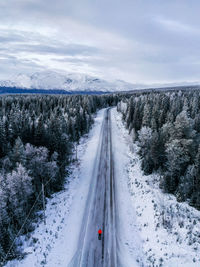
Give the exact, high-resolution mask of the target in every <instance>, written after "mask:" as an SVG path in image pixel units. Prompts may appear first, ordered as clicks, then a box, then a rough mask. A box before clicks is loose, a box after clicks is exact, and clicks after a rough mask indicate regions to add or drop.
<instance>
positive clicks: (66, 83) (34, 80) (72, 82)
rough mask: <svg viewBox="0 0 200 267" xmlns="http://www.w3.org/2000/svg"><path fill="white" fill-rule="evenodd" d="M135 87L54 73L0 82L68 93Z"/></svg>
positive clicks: (23, 87) (46, 72) (133, 87)
mask: <svg viewBox="0 0 200 267" xmlns="http://www.w3.org/2000/svg"><path fill="white" fill-rule="evenodd" d="M135 86H136V85H133V84H130V83H127V82H124V81H121V80H117V81H114V82H109V81H106V80H103V79H99V78H96V77H92V76H88V75H84V74H76V73H67V74H63V73H59V72H55V71H43V72H35V73H33V74H31V75H28V74H18V75H16V76H14V77H12V79H11V80H6V81H0V87H16V88H22V89H45V90H49V89H58V90H65V91H68V92H73V91H87V92H94V91H98V92H99V91H101V92H102V91H103V92H115V91H126V90H133V89H135Z"/></svg>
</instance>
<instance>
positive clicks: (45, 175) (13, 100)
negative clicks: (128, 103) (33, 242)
mask: <svg viewBox="0 0 200 267" xmlns="http://www.w3.org/2000/svg"><path fill="white" fill-rule="evenodd" d="M116 101H117V97H116V96H109V95H107V96H79V95H76V96H44V95H43V96H28V95H27V96H3V97H0V262H2V261H3V259H4V258H5V256H6V254H7V253H8V251H9V248H10V246H11V245H12V243H13V240H14V239H15V236H16V234H17V233H18V231H19V229H20V228H21V226H22V225H23V224H24V222H25V225H24V227H23V228H22V230H21V232H20V234H25V233H27V232H29V231H31V230H33V229H32V223H31V222H32V220H33V218H34V214H35V211H36V210H38V209H41V207H42V196H41V188H42V184H44V185H45V195H46V196H50V195H51V194H52V193H54V192H56V191H58V190H61V189H62V188H63V183H64V180H65V177H66V175H67V173H66V166H67V165H68V164H69V163H70V162H71V160H72V151H73V149H74V148H75V146H76V144H77V143H78V142H79V139H80V137H81V136H82V135H83V134H85V133H87V132H88V131H89V129H90V126H91V125H92V123H93V116H92V114H94V113H95V112H96V111H97V109H99V108H102V107H106V106H110V105H116ZM36 200H37V201H36ZM35 201H36V205H35V206H34V209H33V210H31V207H32V205H33V204H34V203H35ZM30 210H31V214H30V216H29V217H28V220H26V218H27V215H29V213H30ZM16 249H17V248H16V246H13V247H12V250H11V251H10V252H9V255H7V259H11V258H13V257H15V256H16Z"/></svg>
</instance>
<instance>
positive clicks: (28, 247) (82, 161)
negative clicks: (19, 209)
mask: <svg viewBox="0 0 200 267" xmlns="http://www.w3.org/2000/svg"><path fill="white" fill-rule="evenodd" d="M103 115H104V110H101V111H99V112H98V114H97V116H96V118H95V124H94V126H93V128H92V129H91V131H90V133H89V134H88V136H85V137H83V138H82V139H81V142H80V145H79V146H78V162H77V163H76V164H72V166H71V167H70V170H71V174H70V176H69V178H67V182H66V185H65V189H64V190H63V191H61V192H59V193H56V194H54V195H53V197H52V198H51V199H48V201H47V205H46V220H47V225H46V226H45V225H44V223H43V222H40V224H38V226H37V227H36V229H35V231H34V232H33V233H31V234H30V235H29V238H28V237H27V236H26V237H24V236H23V237H21V240H22V241H23V247H22V250H23V251H24V252H27V253H29V254H28V255H27V256H26V257H25V258H24V259H23V260H14V261H11V262H9V263H7V265H6V266H7V267H14V266H16V267H18V266H20V267H27V266H28V267H35V266H48V267H57V266H68V264H69V263H70V261H71V259H72V258H73V256H74V255H75V253H76V249H77V247H78V242H79V234H80V231H81V223H82V218H83V213H84V210H85V205H86V200H87V195H88V192H89V186H90V184H91V182H92V171H93V165H94V164H95V155H96V153H97V149H98V142H99V136H100V132H101V126H102V121H103ZM111 118H112V120H111V121H112V139H113V157H114V171H115V186H116V196H117V199H116V203H117V212H116V216H117V218H116V221H117V229H118V231H119V232H118V235H117V252H118V255H117V256H118V257H119V258H120V262H121V264H122V266H123V267H135V266H145V267H150V266H164V267H176V266H178V267H179V266H184V267H195V266H200V253H199V252H200V212H199V211H197V210H195V209H194V208H192V207H190V206H189V205H188V204H187V203H178V202H177V201H176V199H175V197H174V196H173V195H170V194H164V193H163V192H162V191H161V189H160V188H159V182H158V180H159V176H158V175H157V174H152V175H148V176H145V175H143V173H142V171H141V168H140V165H141V162H140V159H139V156H138V154H137V150H138V147H137V145H136V144H134V143H133V141H132V137H131V136H130V135H129V133H128V131H127V130H126V129H125V127H124V125H123V123H122V119H121V114H119V113H118V112H117V111H116V108H114V109H112V111H111Z"/></svg>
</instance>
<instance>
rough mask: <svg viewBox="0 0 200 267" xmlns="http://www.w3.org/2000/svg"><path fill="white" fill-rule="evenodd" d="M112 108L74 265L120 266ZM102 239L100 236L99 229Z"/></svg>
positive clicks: (106, 118) (106, 119) (105, 121)
mask: <svg viewBox="0 0 200 267" xmlns="http://www.w3.org/2000/svg"><path fill="white" fill-rule="evenodd" d="M110 117H111V116H110V109H106V110H105V113H104V119H103V124H102V129H101V134H100V140H99V145H98V151H97V154H96V155H94V157H96V160H95V162H96V164H95V166H94V169H93V177H92V183H91V185H90V189H89V194H88V198H87V202H86V208H85V212H84V217H83V222H82V228H81V233H80V238H79V246H78V248H77V252H76V254H75V255H74V257H73V259H72V261H71V263H70V264H69V265H68V266H70V267H102V266H103V267H115V266H120V263H119V262H118V257H117V238H116V233H117V223H116V219H115V218H116V194H115V192H116V190H115V175H114V162H113V157H112V154H113V151H112V132H111V118H110ZM99 228H101V229H102V232H103V233H102V239H101V240H99V239H98V229H99Z"/></svg>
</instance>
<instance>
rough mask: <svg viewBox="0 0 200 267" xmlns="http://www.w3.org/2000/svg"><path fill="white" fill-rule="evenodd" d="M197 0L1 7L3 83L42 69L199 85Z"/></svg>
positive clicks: (77, 0)
mask: <svg viewBox="0 0 200 267" xmlns="http://www.w3.org/2000/svg"><path fill="white" fill-rule="evenodd" d="M199 12H200V1H199V0H167V1H165V0H123V1H122V0H56V1H55V0H1V1H0V79H8V78H12V76H13V75H16V74H17V73H25V74H26V73H27V74H30V73H34V72H37V71H43V70H57V71H62V72H77V73H85V74H89V75H93V76H98V77H100V78H104V79H107V80H116V79H118V80H125V81H127V82H131V83H142V84H152V83H171V82H196V81H197V82H199V81H200V76H199V74H200V45H199V44H200V16H199Z"/></svg>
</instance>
